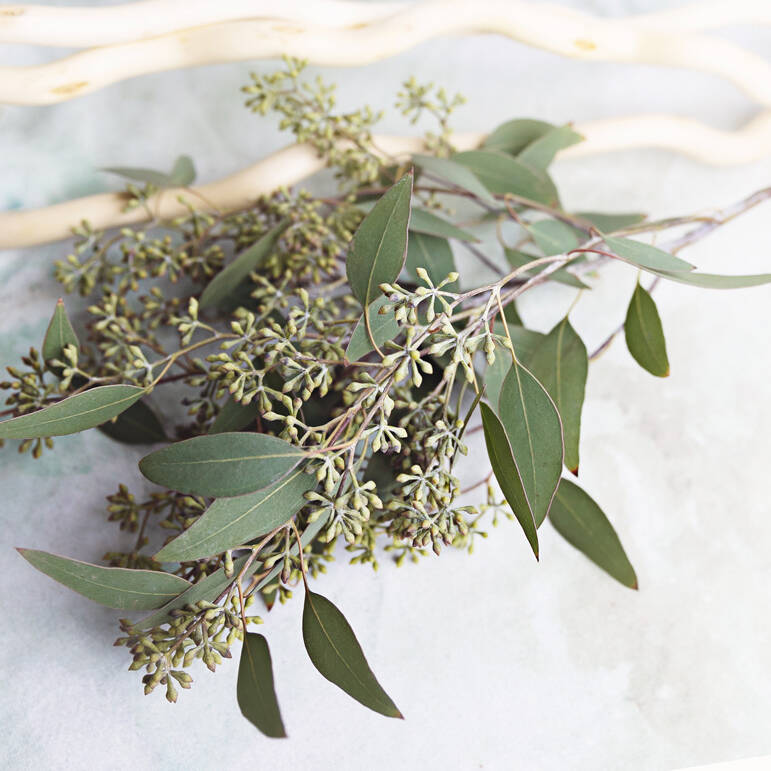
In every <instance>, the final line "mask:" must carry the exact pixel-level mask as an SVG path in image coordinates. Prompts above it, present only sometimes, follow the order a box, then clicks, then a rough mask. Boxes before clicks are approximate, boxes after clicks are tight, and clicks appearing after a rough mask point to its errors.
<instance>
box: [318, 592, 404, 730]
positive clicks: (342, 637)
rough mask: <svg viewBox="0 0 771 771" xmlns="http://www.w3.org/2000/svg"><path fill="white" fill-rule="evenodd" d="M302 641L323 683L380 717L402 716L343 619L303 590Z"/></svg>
mask: <svg viewBox="0 0 771 771" xmlns="http://www.w3.org/2000/svg"><path fill="white" fill-rule="evenodd" d="M303 640H304V642H305V650H307V651H308V656H310V659H311V661H312V662H313V665H314V666H315V667H316V669H318V671H319V672H321V674H322V675H323V676H324V677H326V678H327V680H329V681H330V682H331V683H334V684H335V685H336V686H337V687H338V688H341V689H342V690H344V691H345V692H346V693H347V694H348V695H349V696H352V697H353V698H354V699H356V701H358V702H361V703H362V704H363V705H364V706H365V707H369V708H370V709H371V710H374V711H375V712H379V713H380V714H381V715H385V716H386V717H398V718H402V717H403V715H402V713H401V712H399V710H398V709H397V707H396V705H395V704H394V703H393V702H392V701H391V699H390V697H389V696H388V694H387V693H386V692H385V691H384V690H383V688H382V687H381V685H380V683H378V681H377V679H376V678H375V675H374V674H373V673H372V670H371V669H370V668H369V664H367V659H366V658H364V652H363V651H362V649H361V646H360V645H359V641H358V640H357V639H356V635H355V634H354V633H353V629H351V627H350V625H349V624H348V622H347V621H346V620H345V616H343V614H342V613H341V612H340V611H339V610H338V609H337V607H335V605H333V604H332V603H331V602H330V601H329V600H328V599H327V598H326V597H322V595H320V594H316V593H315V592H312V591H310V589H307V588H306V590H305V605H304V607H303Z"/></svg>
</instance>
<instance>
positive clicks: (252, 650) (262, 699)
mask: <svg viewBox="0 0 771 771" xmlns="http://www.w3.org/2000/svg"><path fill="white" fill-rule="evenodd" d="M236 697H237V699H238V706H239V707H240V709H241V713H242V714H243V716H244V717H245V718H246V719H247V720H248V721H249V722H250V723H252V724H253V725H254V726H256V727H257V728H258V729H259V730H260V731H262V733H264V734H265V735H266V736H270V737H272V738H274V739H282V738H284V737H285V736H286V730H285V729H284V722H283V721H282V720H281V710H280V709H279V706H278V699H277V698H276V690H275V687H274V685H273V664H272V662H271V658H270V649H269V648H268V641H267V640H266V639H265V638H264V637H263V636H262V635H261V634H256V633H255V632H247V633H246V637H245V639H244V644H243V646H242V648H241V660H240V661H239V664H238V685H237V686H236Z"/></svg>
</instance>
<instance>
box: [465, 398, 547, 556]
mask: <svg viewBox="0 0 771 771" xmlns="http://www.w3.org/2000/svg"><path fill="white" fill-rule="evenodd" d="M479 409H480V412H481V415H482V428H483V430H484V433H485V445H486V446H487V456H488V458H489V459H490V465H491V466H492V469H493V473H494V474H495V478H496V479H497V480H498V484H499V485H500V488H501V490H502V491H503V495H504V497H505V498H506V502H507V503H508V504H509V506H511V510H512V511H513V512H514V516H515V517H516V518H517V521H518V522H519V524H520V525H521V526H522V530H523V531H524V533H525V537H526V538H527V541H528V543H529V544H530V548H531V549H532V550H533V554H535V558H536V559H538V528H537V525H536V523H535V517H534V515H533V507H532V506H531V504H530V501H529V499H528V497H527V493H526V492H525V485H524V482H523V480H522V475H521V474H520V471H519V466H518V465H517V461H516V460H515V459H514V454H513V453H512V451H511V445H510V444H509V440H508V439H507V438H506V431H505V429H504V428H503V424H502V423H501V421H500V420H499V419H498V416H497V415H496V414H495V413H494V412H493V411H492V409H490V407H489V406H488V405H487V404H485V403H484V402H482V404H480V405H479Z"/></svg>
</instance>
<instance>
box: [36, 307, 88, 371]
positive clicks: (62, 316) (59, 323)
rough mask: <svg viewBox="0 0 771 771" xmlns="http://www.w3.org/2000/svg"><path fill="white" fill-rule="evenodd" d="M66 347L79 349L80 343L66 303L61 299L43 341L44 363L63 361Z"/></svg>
mask: <svg viewBox="0 0 771 771" xmlns="http://www.w3.org/2000/svg"><path fill="white" fill-rule="evenodd" d="M65 345H74V346H75V347H76V348H77V347H78V345H79V343H78V336H77V335H76V334H75V330H74V329H73V328H72V324H71V323H70V320H69V318H67V311H66V310H65V308H64V301H63V300H61V299H60V300H59V301H58V302H57V303H56V308H54V315H53V316H52V317H51V321H50V323H49V324H48V329H47V330H46V335H45V338H44V339H43V347H42V349H41V353H42V355H43V361H50V360H51V359H59V360H62V356H63V352H64V346H65Z"/></svg>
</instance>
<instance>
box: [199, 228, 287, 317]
mask: <svg viewBox="0 0 771 771" xmlns="http://www.w3.org/2000/svg"><path fill="white" fill-rule="evenodd" d="M288 227H289V220H284V221H283V222H281V223H279V224H278V225H276V227H274V228H272V229H271V230H269V231H268V232H267V233H266V234H265V235H264V236H262V237H261V238H260V239H259V240H258V241H256V242H255V243H254V244H252V245H251V246H250V247H249V248H248V249H245V250H244V251H243V252H241V253H240V254H239V255H238V256H237V257H236V258H235V260H233V262H231V263H230V265H228V266H227V267H226V268H224V269H223V270H221V271H220V272H219V273H218V274H217V275H216V276H215V277H214V278H213V279H212V280H211V281H210V282H209V284H208V285H207V287H206V289H204V290H203V294H202V295H201V300H200V306H201V308H216V307H218V306H220V305H222V306H229V305H234V304H237V301H238V298H239V291H238V290H239V289H240V288H241V287H242V285H243V283H244V281H245V280H246V279H247V278H248V276H249V274H250V273H251V272H252V271H254V270H257V268H259V266H260V265H261V264H262V262H263V261H264V260H265V259H267V258H268V257H270V255H271V253H272V252H273V249H274V247H275V246H276V243H277V242H278V239H279V238H281V236H282V234H283V233H284V231H285V230H286V229H287V228H288Z"/></svg>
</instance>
